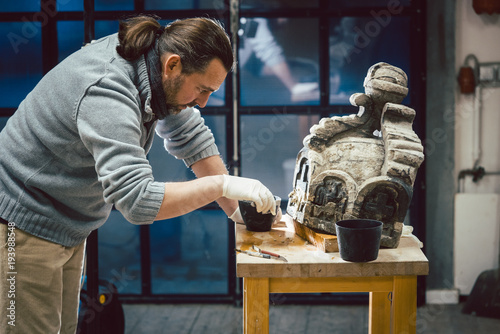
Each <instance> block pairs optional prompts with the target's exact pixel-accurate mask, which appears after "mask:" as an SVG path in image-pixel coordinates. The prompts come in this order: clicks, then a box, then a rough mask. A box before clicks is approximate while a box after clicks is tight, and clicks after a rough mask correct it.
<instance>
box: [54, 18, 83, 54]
mask: <svg viewBox="0 0 500 334" xmlns="http://www.w3.org/2000/svg"><path fill="white" fill-rule="evenodd" d="M83 36H84V30H83V21H58V22H57V41H58V43H59V62H61V61H62V60H63V59H64V58H66V57H67V56H69V55H70V54H72V53H73V52H75V51H77V50H80V49H81V48H82V46H83Z"/></svg>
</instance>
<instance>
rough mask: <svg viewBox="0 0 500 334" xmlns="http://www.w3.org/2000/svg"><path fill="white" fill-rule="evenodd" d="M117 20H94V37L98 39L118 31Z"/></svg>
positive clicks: (118, 23)
mask: <svg viewBox="0 0 500 334" xmlns="http://www.w3.org/2000/svg"><path fill="white" fill-rule="evenodd" d="M119 25H120V22H119V21H95V38H96V39H99V38H102V37H105V36H108V35H111V34H115V33H117V32H118V26H119Z"/></svg>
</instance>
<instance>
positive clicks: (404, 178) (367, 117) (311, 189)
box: [287, 63, 424, 248]
mask: <svg viewBox="0 0 500 334" xmlns="http://www.w3.org/2000/svg"><path fill="white" fill-rule="evenodd" d="M407 82H408V78H407V76H406V73H405V72H404V71H402V70H401V69H399V68H397V67H394V66H391V65H389V64H387V63H377V64H375V65H373V66H372V67H370V69H369V70H368V74H367V76H366V78H365V81H364V87H365V93H364V94H363V93H356V94H353V95H352V96H351V98H350V102H351V104H352V105H354V106H358V107H359V112H358V114H357V115H349V116H342V117H338V116H334V117H331V118H323V119H322V120H321V121H320V122H319V124H317V125H314V126H313V127H312V128H311V130H310V134H309V135H307V136H306V137H305V138H304V147H303V148H302V150H301V151H300V152H299V154H298V156H297V162H296V167H295V171H294V180H293V191H292V192H291V193H290V195H289V199H290V200H289V203H288V207H287V213H288V214H289V215H291V216H292V217H293V218H294V219H295V220H296V221H298V222H299V223H302V224H304V225H306V226H308V227H311V228H313V229H316V230H319V231H321V232H326V233H330V234H335V223H336V222H337V221H339V220H341V219H352V218H369V219H376V220H380V221H382V222H383V223H384V227H383V231H382V239H381V246H384V247H391V248H395V247H397V246H398V244H399V239H400V237H401V233H402V230H403V221H404V219H405V216H406V213H407V211H408V207H409V205H410V201H411V198H412V194H413V184H414V182H415V177H416V174H417V169H418V167H419V166H420V164H421V163H422V161H423V160H424V154H423V146H422V144H421V141H420V139H419V138H418V136H417V135H416V134H415V132H414V131H413V129H412V124H413V120H414V118H415V111H414V110H413V109H411V108H409V107H407V106H404V105H402V104H400V103H401V102H402V101H403V99H404V98H405V97H406V95H407V94H408V88H407Z"/></svg>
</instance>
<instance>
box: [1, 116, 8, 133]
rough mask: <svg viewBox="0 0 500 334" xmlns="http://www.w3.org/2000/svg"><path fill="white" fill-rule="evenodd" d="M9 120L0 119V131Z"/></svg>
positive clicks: (5, 118)
mask: <svg viewBox="0 0 500 334" xmlns="http://www.w3.org/2000/svg"><path fill="white" fill-rule="evenodd" d="M8 120H9V117H0V131H2V129H3V128H4V127H5V124H7V121H8Z"/></svg>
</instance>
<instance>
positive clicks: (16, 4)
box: [0, 0, 40, 12]
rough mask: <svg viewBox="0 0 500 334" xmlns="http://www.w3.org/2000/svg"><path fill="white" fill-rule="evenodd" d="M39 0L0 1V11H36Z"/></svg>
mask: <svg viewBox="0 0 500 334" xmlns="http://www.w3.org/2000/svg"><path fill="white" fill-rule="evenodd" d="M39 10H40V0H16V1H7V0H5V1H2V2H0V12H38V11H39Z"/></svg>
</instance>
